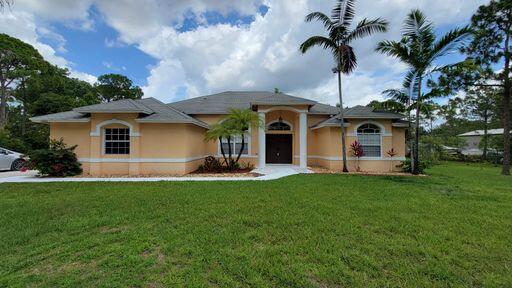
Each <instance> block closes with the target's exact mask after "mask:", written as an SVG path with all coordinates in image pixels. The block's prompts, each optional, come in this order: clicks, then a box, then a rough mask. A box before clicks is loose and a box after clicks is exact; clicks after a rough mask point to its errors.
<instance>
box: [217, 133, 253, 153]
mask: <svg viewBox="0 0 512 288" xmlns="http://www.w3.org/2000/svg"><path fill="white" fill-rule="evenodd" d="M249 130H251V129H249ZM245 134H246V135H247V141H246V142H245V145H246V146H247V154H242V156H241V157H244V156H249V155H252V154H251V142H252V141H251V133H250V132H249V131H247V132H246V133H245ZM232 137H233V136H232ZM236 137H239V135H238V136H236ZM231 145H232V147H233V148H234V147H235V142H231ZM224 152H225V153H227V152H228V151H224ZM233 154H234V155H238V151H234V153H233ZM217 155H222V152H221V150H220V140H219V139H217ZM226 155H227V154H226Z"/></svg>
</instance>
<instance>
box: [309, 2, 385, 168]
mask: <svg viewBox="0 0 512 288" xmlns="http://www.w3.org/2000/svg"><path fill="white" fill-rule="evenodd" d="M354 2H355V0H337V1H336V4H335V5H334V8H333V9H332V12H331V17H329V16H327V15H325V14H324V13H322V12H312V13H310V14H308V15H307V16H306V22H311V21H313V20H317V21H320V22H322V24H323V25H324V28H325V30H326V31H327V34H328V35H327V36H312V37H310V38H309V39H307V40H306V41H304V43H302V44H301V45H300V51H301V52H302V53H303V54H304V53H306V52H307V51H308V50H309V49H311V48H312V47H315V46H319V47H322V48H323V49H326V50H330V51H331V53H332V56H333V57H334V60H335V61H336V67H335V68H334V69H333V72H334V73H336V74H337V75H338V95H339V101H340V106H339V107H340V114H339V117H340V121H341V153H342V156H343V172H348V169H347V150H346V145H345V127H344V125H345V120H344V118H343V96H342V93H341V73H344V74H350V73H351V72H353V71H354V70H355V68H356V66H357V58H356V54H355V52H354V49H353V48H352V46H351V43H352V41H354V40H356V39H361V38H364V37H367V36H370V35H372V34H374V33H377V32H386V31H387V27H388V22H387V21H386V20H383V19H381V18H377V19H373V20H368V19H363V20H362V21H360V22H359V23H358V24H357V26H356V27H355V28H354V29H352V30H351V29H350V26H351V24H352V21H353V19H354V16H355V11H354Z"/></svg>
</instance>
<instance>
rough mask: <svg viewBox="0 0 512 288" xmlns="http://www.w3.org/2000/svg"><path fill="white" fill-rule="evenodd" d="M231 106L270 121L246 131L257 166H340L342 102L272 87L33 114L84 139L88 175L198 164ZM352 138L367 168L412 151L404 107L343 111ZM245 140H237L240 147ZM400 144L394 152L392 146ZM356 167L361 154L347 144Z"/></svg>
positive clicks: (80, 153) (73, 140)
mask: <svg viewBox="0 0 512 288" xmlns="http://www.w3.org/2000/svg"><path fill="white" fill-rule="evenodd" d="M230 108H239V109H247V108H249V109H252V110H253V111H255V112H257V113H258V114H259V116H260V118H261V119H262V120H263V123H265V127H261V128H253V129H251V131H249V133H247V135H246V136H245V140H246V143H248V145H246V148H245V149H244V151H243V155H242V161H244V162H251V163H253V164H254V165H255V166H256V167H260V168H263V167H265V166H266V165H274V164H294V165H297V166H300V167H302V168H305V167H307V166H322V167H325V168H328V169H332V170H341V167H342V158H341V136H340V135H341V129H340V120H339V119H338V117H337V114H338V108H336V107H333V106H329V105H325V104H321V103H318V102H316V101H312V100H309V99H305V98H299V97H294V96H290V95H286V94H283V93H272V92H231V91H228V92H223V93H218V94H213V95H208V96H201V97H197V98H192V99H188V100H183V101H179V102H174V103H170V104H165V103H162V102H160V101H158V100H156V99H154V98H144V99H141V100H120V101H115V102H110V103H104V104H97V105H91V106H85V107H79V108H76V109H73V110H72V111H67V112H62V113H56V114H50V115H45V116H38V117H33V118H32V119H31V120H32V121H34V122H38V123H48V124H49V125H50V137H51V138H53V139H60V138H63V139H64V142H65V143H66V144H68V145H77V148H76V150H75V153H76V154H77V157H78V159H79V161H80V162H81V163H82V168H83V171H84V174H87V175H141V174H143V175H168V174H186V173H190V172H192V171H194V170H196V169H197V167H198V166H199V165H200V164H201V163H202V162H203V159H204V158H205V157H206V156H209V155H214V156H217V157H220V145H228V144H227V143H216V142H205V141H204V137H205V133H206V131H207V130H208V129H209V127H210V125H212V124H214V123H217V122H218V121H222V119H223V118H224V117H225V115H226V114H227V113H228V110H229V109H230ZM344 115H345V119H346V123H345V127H346V129H347V130H346V131H347V134H346V137H347V139H346V140H347V145H350V144H351V143H353V142H354V141H356V140H358V141H359V142H361V144H362V145H363V150H364V151H365V156H364V157H362V158H361V160H360V162H359V166H360V167H361V169H362V170H364V171H389V170H390V169H397V168H395V165H396V164H399V162H400V161H401V160H403V159H404V157H405V127H406V125H405V124H404V122H403V121H402V120H401V118H402V117H403V116H402V115H399V114H395V113H390V112H383V111H374V110H373V109H372V108H369V107H363V106H356V107H353V108H347V109H346V110H345V111H344ZM240 140H241V139H238V140H237V141H234V143H232V145H233V148H235V149H237V148H238V147H240ZM390 149H394V151H396V153H397V154H396V155H395V156H394V157H390V156H389V155H388V154H387V153H386V152H387V151H389V150H390ZM347 153H348V156H349V157H348V159H349V168H350V169H351V170H354V169H355V165H356V164H355V162H356V161H355V160H356V159H355V158H354V157H353V155H352V154H351V153H350V150H349V149H348V152H347Z"/></svg>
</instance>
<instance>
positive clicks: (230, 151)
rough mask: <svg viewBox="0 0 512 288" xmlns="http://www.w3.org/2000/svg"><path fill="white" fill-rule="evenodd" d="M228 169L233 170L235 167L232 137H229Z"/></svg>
mask: <svg viewBox="0 0 512 288" xmlns="http://www.w3.org/2000/svg"><path fill="white" fill-rule="evenodd" d="M228 158H229V161H228V169H229V170H231V168H232V166H233V151H232V150H231V136H228Z"/></svg>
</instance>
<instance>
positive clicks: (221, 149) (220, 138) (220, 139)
mask: <svg viewBox="0 0 512 288" xmlns="http://www.w3.org/2000/svg"><path fill="white" fill-rule="evenodd" d="M219 142H220V153H221V154H222V158H224V163H225V164H226V165H228V159H227V158H226V152H224V146H222V137H219Z"/></svg>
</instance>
